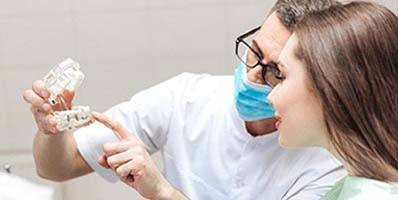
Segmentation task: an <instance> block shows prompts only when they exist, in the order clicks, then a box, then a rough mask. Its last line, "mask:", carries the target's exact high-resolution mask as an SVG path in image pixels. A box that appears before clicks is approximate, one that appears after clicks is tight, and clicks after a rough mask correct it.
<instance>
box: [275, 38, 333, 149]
mask: <svg viewBox="0 0 398 200" xmlns="http://www.w3.org/2000/svg"><path fill="white" fill-rule="evenodd" d="M296 44H297V37H296V35H295V34H293V35H292V36H291V37H290V39H289V40H288V42H287V44H286V46H285V47H284V49H283V50H282V52H281V54H280V57H279V69H280V71H281V74H282V77H283V80H282V82H281V83H279V84H278V85H277V86H276V87H275V88H274V89H273V91H272V92H271V94H270V95H269V98H268V99H269V101H270V102H271V103H272V105H273V106H274V107H275V110H276V113H275V114H276V118H277V119H278V122H277V123H276V128H277V129H278V131H279V143H280V145H281V146H284V147H303V146H322V147H325V148H328V146H327V144H328V139H327V129H326V125H325V122H324V117H323V115H322V107H321V103H320V101H319V100H318V98H317V97H316V96H315V95H314V94H313V93H311V92H310V90H309V81H308V77H307V73H306V69H305V67H304V65H303V63H302V62H301V61H300V60H298V59H297V58H296V56H295V55H294V51H295V47H296Z"/></svg>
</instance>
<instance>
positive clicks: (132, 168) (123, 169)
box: [116, 160, 145, 181]
mask: <svg viewBox="0 0 398 200" xmlns="http://www.w3.org/2000/svg"><path fill="white" fill-rule="evenodd" d="M144 166H145V163H144V162H143V161H141V160H131V161H129V162H127V163H124V164H123V165H120V166H119V167H118V168H117V169H116V173H117V174H118V176H119V177H120V178H121V179H122V180H123V181H125V180H126V179H127V177H128V176H129V175H133V176H138V175H139V172H140V171H141V170H142V169H143V168H144Z"/></svg>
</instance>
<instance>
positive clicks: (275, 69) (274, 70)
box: [272, 64, 285, 80]
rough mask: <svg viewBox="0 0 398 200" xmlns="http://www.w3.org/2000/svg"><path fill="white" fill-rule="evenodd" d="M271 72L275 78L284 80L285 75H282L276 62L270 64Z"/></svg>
mask: <svg viewBox="0 0 398 200" xmlns="http://www.w3.org/2000/svg"><path fill="white" fill-rule="evenodd" d="M272 73H273V74H274V76H275V78H276V79H278V80H284V79H285V76H284V75H283V73H282V71H281V70H280V69H279V67H278V65H277V64H275V65H274V66H272Z"/></svg>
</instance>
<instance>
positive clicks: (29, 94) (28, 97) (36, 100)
mask: <svg viewBox="0 0 398 200" xmlns="http://www.w3.org/2000/svg"><path fill="white" fill-rule="evenodd" d="M23 98H24V100H25V101H26V102H27V103H30V104H32V105H33V106H35V107H41V106H42V105H43V104H44V103H45V101H44V99H43V98H41V97H40V96H39V95H37V94H36V93H35V92H34V91H33V90H26V91H25V92H24V93H23Z"/></svg>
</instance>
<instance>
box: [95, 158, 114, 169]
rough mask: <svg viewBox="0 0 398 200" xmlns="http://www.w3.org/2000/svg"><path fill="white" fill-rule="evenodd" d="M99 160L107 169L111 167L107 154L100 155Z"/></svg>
mask: <svg viewBox="0 0 398 200" xmlns="http://www.w3.org/2000/svg"><path fill="white" fill-rule="evenodd" d="M97 162H98V163H99V164H100V165H101V166H102V167H104V168H106V169H109V168H111V167H110V166H109V165H108V161H107V158H106V156H105V155H102V156H100V157H99V158H98V160H97Z"/></svg>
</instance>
